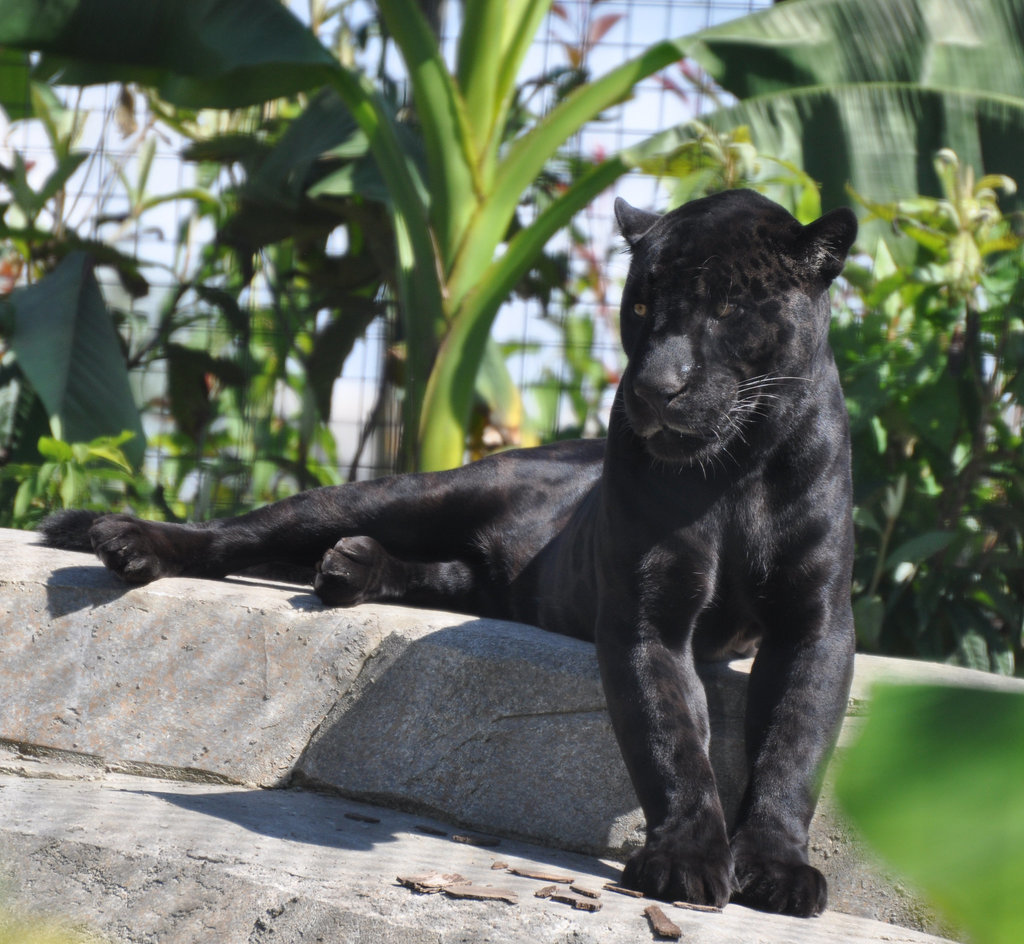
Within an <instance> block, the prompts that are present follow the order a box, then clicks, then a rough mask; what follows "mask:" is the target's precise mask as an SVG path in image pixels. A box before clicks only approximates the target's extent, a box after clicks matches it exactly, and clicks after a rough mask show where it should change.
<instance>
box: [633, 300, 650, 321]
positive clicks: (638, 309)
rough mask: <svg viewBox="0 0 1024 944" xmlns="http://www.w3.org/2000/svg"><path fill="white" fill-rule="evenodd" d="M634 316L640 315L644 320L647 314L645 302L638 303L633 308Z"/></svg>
mask: <svg viewBox="0 0 1024 944" xmlns="http://www.w3.org/2000/svg"><path fill="white" fill-rule="evenodd" d="M633 314H635V315H639V316H640V317H641V318H643V316H644V315H646V314H647V306H646V305H645V304H644V303H643V302H637V303H636V304H635V305H634V306H633Z"/></svg>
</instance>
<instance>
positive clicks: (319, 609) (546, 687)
mask: <svg viewBox="0 0 1024 944" xmlns="http://www.w3.org/2000/svg"><path fill="white" fill-rule="evenodd" d="M34 540H35V538H34V536H33V535H30V534H24V533H20V532H11V531H0V740H6V741H7V742H8V743H10V744H13V745H17V746H19V747H22V748H24V747H26V746H28V745H34V746H43V747H45V748H47V749H48V750H49V751H50V754H51V757H52V752H53V751H65V752H69V758H70V761H69V762H70V763H71V765H72V767H74V768H76V769H79V770H80V769H82V767H81V763H82V761H83V760H89V761H90V762H91V764H92V768H86V769H95V770H98V771H103V770H117V771H122V772H128V773H132V772H134V773H149V774H159V775H163V776H174V777H175V778H177V779H184V780H206V781H209V780H213V779H220V780H222V781H225V782H230V783H239V784H247V785H251V786H260V787H275V786H283V785H289V784H291V785H294V784H307V785H317V786H320V787H324V788H329V789H332V790H335V791H339V792H341V793H344V794H345V795H347V796H351V797H357V798H360V799H364V800H369V801H373V802H377V803H381V804H385V805H387V806H390V807H395V808H398V809H404V810H406V811H412V812H419V813H423V814H432V815H435V816H438V817H441V818H443V819H445V820H448V821H449V822H454V823H461V824H463V825H465V826H469V827H473V828H476V829H480V830H486V831H491V832H496V833H499V834H502V835H505V836H517V837H522V838H527V839H533V840H536V841H540V842H542V843H544V844H545V845H547V846H556V847H561V848H564V849H570V850H575V851H577V852H586V853H590V854H608V853H610V854H615V855H618V856H622V855H624V854H625V853H627V852H628V850H629V849H630V848H633V847H635V846H636V844H637V843H639V842H640V841H641V840H642V836H643V819H642V816H641V814H640V811H639V810H638V809H637V807H636V802H635V799H634V796H633V793H632V789H631V787H630V785H629V781H628V777H627V775H626V772H625V769H624V766H623V764H622V761H621V759H620V757H619V753H618V749H617V747H616V745H615V741H614V737H613V735H612V733H611V729H610V725H609V723H608V719H607V716H606V713H605V709H604V700H603V696H602V693H601V688H600V683H599V679H598V672H597V665H596V659H595V656H594V651H593V647H592V646H590V645H589V644H586V643H582V642H579V641H577V640H572V639H565V638H562V637H559V636H554V635H552V634H548V633H544V632H542V631H540V630H537V629H534V628H532V627H526V626H520V625H517V624H512V623H504V622H500V621H494V620H482V619H474V618H471V617H466V616H459V615H453V614H444V613H435V612H426V611H417V610H411V609H404V608H401V607H384V606H364V607H358V608H353V609H349V610H333V609H328V608H325V607H323V606H321V605H320V603H319V602H318V601H317V599H316V597H315V596H314V595H313V594H312V593H311V592H310V591H309V590H308V588H303V587H295V586H283V585H272V584H268V583H265V582H259V581H251V580H241V579H232V580H227V581H221V582H214V581H200V580H187V579H168V580H161V581H157V582H156V583H154V584H151V585H148V586H145V587H134V588H129V587H126V586H125V585H124V584H122V583H120V582H118V581H117V580H116V578H114V577H113V576H112V575H110V574H109V573H108V572H107V571H105V570H104V569H103V568H102V567H101V566H100V565H99V563H98V562H97V561H95V560H94V559H93V558H92V557H91V556H88V555H82V554H72V553H66V552H58V551H52V550H48V549H44V548H42V547H39V546H37V545H36V544H35V543H34ZM748 669H749V663H748V662H742V661H740V662H735V663H730V664H721V665H715V666H709V667H706V668H705V669H704V670H703V672H702V674H703V675H704V678H705V682H706V686H707V689H708V702H709V708H710V711H711V716H712V738H713V745H712V751H713V760H714V763H715V767H716V774H717V777H718V781H719V787H720V790H721V792H722V794H723V800H724V803H725V806H726V808H727V809H733V808H734V807H735V804H736V801H737V799H738V796H739V794H740V792H741V790H742V787H743V782H744V778H745V772H744V761H743V747H742V743H743V737H742V719H743V706H744V701H745V689H746V672H747V671H748ZM878 678H889V679H903V680H914V679H917V680H942V681H946V682H952V683H957V682H960V683H963V684H975V685H985V686H992V687H1017V688H1018V689H1019V688H1020V687H1021V685H1022V683H1021V682H1019V681H1014V680H1005V679H998V678H996V677H994V676H989V675H983V674H980V673H973V672H967V671H966V670H955V669H949V668H947V667H942V666H928V665H926V664H922V663H907V662H900V661H898V660H885V659H872V658H866V657H858V665H857V674H856V679H855V684H854V691H853V693H852V695H851V701H850V711H849V716H848V718H847V722H846V724H845V725H844V729H843V739H844V740H845V739H848V738H849V737H850V736H851V734H852V733H853V732H854V731H855V729H856V726H857V724H858V723H859V718H860V715H861V714H862V713H863V710H864V704H865V699H866V697H867V691H868V689H869V687H870V685H871V684H872V682H873V681H874V680H876V679H878ZM49 763H50V764H51V766H52V764H53V761H52V760H51V761H49ZM811 847H812V861H814V862H815V864H817V865H818V866H819V867H820V868H822V870H823V871H824V872H825V873H826V875H827V876H828V878H829V882H830V902H831V905H832V907H834V908H836V909H838V910H842V911H845V912H848V913H851V914H859V915H863V916H867V917H873V918H880V919H883V920H888V921H893V922H895V923H897V924H901V925H905V926H914V927H929V926H931V925H930V924H929V919H928V917H927V915H926V914H925V913H924V912H923V911H922V909H921V908H920V906H919V905H917V904H916V903H915V902H914V900H913V898H912V897H911V896H909V895H908V894H907V893H906V892H905V890H904V889H902V888H901V887H900V885H899V884H898V883H895V882H893V881H892V880H890V879H888V878H887V877H886V876H884V874H882V873H880V871H879V869H878V868H877V867H876V866H875V865H873V864H872V863H870V862H869V861H867V860H866V859H865V857H864V856H863V855H862V853H861V852H860V850H859V848H858V845H857V843H856V841H855V840H854V839H853V837H851V836H850V834H849V830H847V829H846V828H845V827H844V825H843V824H842V822H841V820H840V819H839V818H838V817H837V816H836V815H835V813H834V811H833V810H832V808H831V804H830V802H829V800H828V797H827V790H826V798H825V800H824V801H823V803H822V806H821V809H820V811H819V815H818V816H817V817H816V820H815V823H814V826H813V828H812V837H811Z"/></svg>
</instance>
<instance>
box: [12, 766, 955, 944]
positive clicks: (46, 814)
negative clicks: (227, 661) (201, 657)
mask: <svg viewBox="0 0 1024 944" xmlns="http://www.w3.org/2000/svg"><path fill="white" fill-rule="evenodd" d="M5 771H6V772H5ZM79 774H80V776H79V777H78V778H76V777H75V776H74V764H73V763H70V762H68V761H67V760H64V761H58V762H56V764H54V763H53V762H51V761H47V760H40V759H38V758H32V757H19V756H17V755H8V756H7V758H6V760H5V759H4V757H3V756H2V754H0V823H2V824H4V825H3V826H2V827H0V887H2V888H3V889H4V891H5V905H6V907H8V908H13V909H15V910H16V911H18V912H25V913H34V914H35V915H40V916H46V917H52V916H54V915H59V916H61V917H62V918H63V919H64V920H66V921H68V922H70V923H72V924H73V925H74V926H77V927H79V928H84V929H87V930H91V931H93V932H98V933H99V934H102V935H103V936H104V938H105V939H106V940H108V941H110V942H116V944H157V942H159V944H200V942H202V944H205V942H217V944H311V942H324V944H341V942H345V944H349V942H352V944H357V942H358V944H479V942H488V944H522V942H525V941H529V942H531V944H627V942H628V944H637V942H643V941H652V940H654V938H653V936H652V933H651V931H650V925H649V923H648V921H647V919H646V918H645V916H644V908H645V907H646V906H648V905H649V904H651V903H650V902H649V901H647V900H645V899H636V898H627V897H625V896H622V895H617V894H615V893H614V892H610V891H606V890H603V887H604V885H605V883H606V882H608V881H610V880H614V878H615V877H616V876H617V874H618V868H617V866H616V865H615V863H611V862H607V861H602V860H599V859H595V858H588V857H584V856H580V855H577V854H573V853H567V852H561V851H558V850H553V849H549V848H543V847H540V846H535V845H529V844H527V843H524V842H520V841H515V840H507V839H503V840H501V841H500V844H499V845H497V846H495V847H491V848H481V847H479V846H474V845H470V844H466V843H461V842H456V841H453V836H454V835H455V834H454V833H453V831H452V830H451V827H448V826H446V825H445V824H443V823H440V822H438V821H433V820H428V819H426V818H424V817H418V816H414V815H410V814H405V813H400V812H396V811H394V810H389V809H381V808H375V807H370V806H366V805H363V804H359V803H356V802H354V801H351V800H345V799H341V798H339V797H336V796H323V795H318V794H315V793H310V792H306V791H302V790H297V789H290V790H260V789H253V788H247V787H241V786H234V785H227V784H204V783H185V782H181V781H162V780H159V779H155V778H143V777H136V776H131V775H125V774H117V773H107V772H104V771H102V770H101V769H97V768H90V767H85V768H83V769H81V770H80V771H79ZM52 777H58V778H60V779H51V778H52ZM353 817H356V818H353ZM371 819H372V820H377V822H369V821H368V820H371ZM424 828H425V829H427V830H430V831H431V832H441V833H443V835H432V834H428V833H426V832H424V831H423V830H424ZM499 859H500V861H502V862H504V863H505V864H506V866H507V867H508V868H517V869H520V870H522V871H528V872H529V871H533V872H551V871H556V872H563V873H568V874H571V875H572V876H573V877H575V878H576V879H577V880H578V881H579V883H580V884H582V885H584V886H586V887H587V888H591V889H598V890H601V898H600V899H599V901H600V904H601V908H600V910H599V911H597V912H595V913H588V912H583V911H579V910H575V909H573V908H572V907H571V906H570V905H566V904H561V903H559V902H557V901H553V900H551V899H546V898H537V897H535V895H534V892H535V891H537V890H538V889H540V888H542V887H543V885H544V882H543V881H542V880H540V879H530V878H524V877H521V876H517V875H513V874H511V873H510V872H509V871H507V870H495V869H493V868H492V865H493V863H494V862H495V861H496V860H499ZM430 871H441V872H445V873H451V872H455V873H458V874H459V875H461V876H463V877H464V878H466V879H467V880H469V881H470V882H472V883H473V884H474V885H476V886H490V887H494V888H500V889H502V890H506V891H512V892H514V893H515V896H516V903H515V904H507V903H505V902H502V901H471V900H454V899H452V898H448V897H446V896H444V895H442V894H417V893H415V892H412V891H410V890H408V889H407V888H404V887H402V886H400V885H399V884H398V882H397V877H398V876H399V875H410V874H413V875H414V874H421V873H425V872H430ZM661 907H662V909H663V910H664V911H665V913H666V915H667V916H668V917H669V918H670V919H671V920H672V921H673V922H674V923H675V924H676V925H678V926H679V927H680V929H681V930H682V932H683V938H682V939H683V940H685V941H688V942H691V944H737V942H744V944H746V942H750V944H753V942H757V944H812V942H813V944H882V942H887V944H941V941H942V940H944V939H940V938H938V937H935V936H932V935H928V934H924V933H922V932H919V931H912V930H906V929H903V928H896V927H893V926H892V925H888V924H883V923H880V922H876V921H871V920H868V919H865V918H855V917H851V916H848V915H844V914H841V913H839V912H827V913H826V914H825V915H824V916H822V917H821V918H816V919H811V920H802V919H799V918H784V917H779V916H775V915H765V914H761V913H759V912H755V911H750V910H748V909H746V908H741V907H739V906H737V905H730V906H728V907H727V908H726V909H725V910H724V911H723V912H721V913H718V914H707V913H701V912H697V911H691V910H684V909H682V908H674V907H672V906H671V905H667V904H662V905H661Z"/></svg>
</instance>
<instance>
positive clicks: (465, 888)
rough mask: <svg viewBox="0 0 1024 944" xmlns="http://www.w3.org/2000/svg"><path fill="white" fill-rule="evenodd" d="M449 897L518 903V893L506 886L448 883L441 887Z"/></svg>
mask: <svg viewBox="0 0 1024 944" xmlns="http://www.w3.org/2000/svg"><path fill="white" fill-rule="evenodd" d="M441 891H442V892H444V894H446V895H447V896H448V897H449V898H469V899H472V900H474V901H504V902H508V904H510V905H518V904H519V895H518V894H517V893H516V892H514V891H512V890H511V889H507V888H492V887H491V886H490V885H473V884H471V883H470V882H466V883H465V884H464V885H448V886H447V887H446V888H442V889H441Z"/></svg>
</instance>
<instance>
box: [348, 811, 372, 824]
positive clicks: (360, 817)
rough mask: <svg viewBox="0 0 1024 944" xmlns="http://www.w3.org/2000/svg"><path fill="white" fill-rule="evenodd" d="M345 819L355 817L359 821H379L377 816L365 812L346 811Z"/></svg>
mask: <svg viewBox="0 0 1024 944" xmlns="http://www.w3.org/2000/svg"><path fill="white" fill-rule="evenodd" d="M345 819H354V820H355V821H356V822H357V823H379V822H380V820H379V819H378V818H377V817H376V816H367V815H366V814H365V813H346V814H345Z"/></svg>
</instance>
